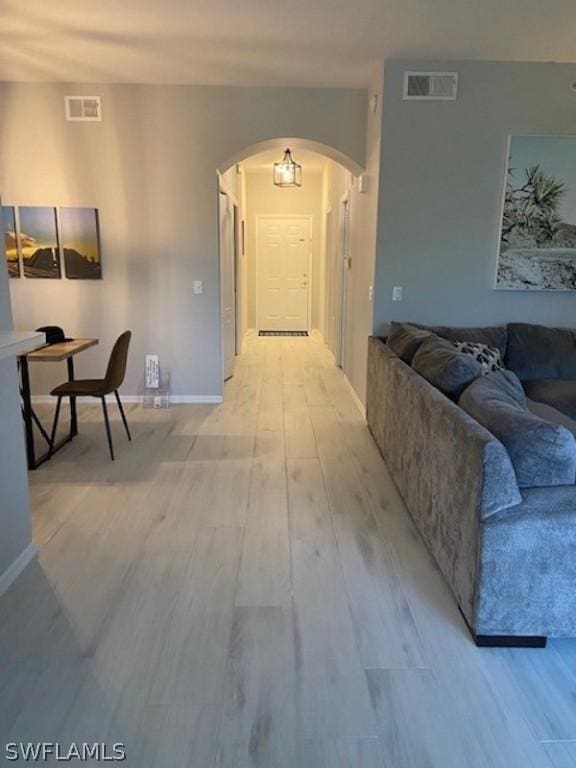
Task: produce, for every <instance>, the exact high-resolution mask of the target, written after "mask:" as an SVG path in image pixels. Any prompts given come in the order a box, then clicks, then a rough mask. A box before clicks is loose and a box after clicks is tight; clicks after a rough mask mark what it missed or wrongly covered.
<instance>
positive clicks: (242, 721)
mask: <svg viewBox="0 0 576 768" xmlns="http://www.w3.org/2000/svg"><path fill="white" fill-rule="evenodd" d="M111 410H112V409H111ZM46 418H48V414H46ZM129 419H130V421H131V426H132V431H133V435H134V441H133V443H132V444H129V443H127V442H126V441H125V438H124V435H123V433H122V430H121V424H120V422H119V419H118V418H116V417H115V420H114V423H113V428H114V434H115V444H116V452H117V461H116V462H114V463H111V462H110V461H109V460H108V455H107V448H106V443H105V437H104V431H103V426H102V423H101V414H100V412H99V409H98V408H97V407H89V406H82V407H81V420H80V430H81V432H80V435H79V437H78V439H77V440H76V441H75V442H74V443H73V444H71V445H70V446H68V447H67V448H66V449H65V450H63V451H62V452H60V453H59V454H58V455H57V456H56V457H54V459H53V460H52V461H50V462H49V463H47V464H46V465H44V466H43V467H42V468H41V469H39V470H38V471H37V472H35V473H32V474H31V475H30V482H31V497H32V506H33V522H34V535H35V540H36V542H37V544H38V547H39V550H40V556H39V559H38V560H37V561H36V562H33V563H32V564H31V565H30V566H29V567H28V568H27V570H26V571H25V572H24V573H23V574H22V576H21V577H20V579H18V581H17V582H16V583H15V584H14V585H13V587H12V588H11V589H10V590H9V591H8V592H7V593H6V594H5V595H4V596H3V597H2V598H1V599H0V761H1V760H2V758H3V753H2V750H3V742H8V741H21V740H22V741H41V740H47V741H59V742H61V743H62V744H64V745H67V744H69V743H70V742H84V741H87V742H107V743H108V744H110V745H111V744H113V743H114V742H123V743H125V744H126V748H127V761H126V764H127V765H129V766H134V768H136V767H137V768H244V767H248V766H257V767H258V768H463V767H464V766H466V768H468V767H471V768H516V767H518V768H525V766H527V767H528V768H567V767H568V766H576V704H575V701H576V641H571V640H563V641H561V642H560V641H557V642H555V641H553V642H551V643H550V646H549V648H548V649H546V650H544V651H542V650H509V649H505V650H501V651H499V650H490V649H484V650H480V649H477V648H476V647H475V646H474V645H473V644H472V642H471V640H470V637H469V635H468V633H467V631H466V628H465V626H464V624H463V622H462V619H461V618H460V614H459V612H458V609H457V607H456V605H455V603H454V600H453V598H452V596H451V595H450V593H449V591H448V589H447V587H446V586H445V584H444V582H443V580H442V577H441V576H440V574H439V572H438V570H437V569H436V567H435V565H434V563H433V561H432V560H431V558H430V556H429V555H428V553H427V551H426V549H425V547H424V546H423V544H422V542H421V541H420V538H419V537H418V534H417V532H416V531H415V529H414V526H413V524H412V522H411V520H410V517H409V516H408V514H407V512H406V510H405V509H404V506H403V504H402V501H401V499H400V498H399V496H398V494H397V492H396V490H395V488H394V485H393V483H392V482H391V480H390V477H389V475H388V473H387V470H386V467H385V465H384V463H383V461H382V459H381V457H380V455H379V453H378V451H377V449H376V447H375V445H374V442H373V441H372V438H371V437H370V434H369V432H368V430H367V428H366V426H365V423H364V421H363V418H362V416H361V415H360V413H359V411H358V409H357V407H356V405H355V404H354V401H353V399H352V397H351V394H350V390H349V387H348V384H347V383H346V381H345V379H344V377H343V375H342V373H341V371H339V370H338V369H337V368H335V367H334V364H333V361H332V359H331V357H330V355H329V354H328V353H327V351H326V350H325V348H324V347H323V346H322V344H321V343H320V342H319V340H318V339H317V338H315V337H311V338H308V339H307V338H258V337H249V338H248V339H247V341H246V345H245V353H244V355H243V356H242V357H241V358H239V360H238V363H237V367H236V373H235V376H234V377H233V379H231V380H230V381H229V382H228V383H227V386H226V396H225V402H224V403H223V404H222V405H219V406H205V405H198V406H176V407H172V408H170V409H167V410H161V411H154V410H144V409H142V408H141V407H137V406H133V407H131V408H130V410H129Z"/></svg>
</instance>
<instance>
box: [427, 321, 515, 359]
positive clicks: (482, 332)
mask: <svg viewBox="0 0 576 768" xmlns="http://www.w3.org/2000/svg"><path fill="white" fill-rule="evenodd" d="M413 326H414V327H415V328H420V329H421V330H426V331H430V332H431V333H435V334H436V336H441V337H442V338H443V339H448V341H472V342H475V343H477V344H487V345H488V346H489V347H496V348H497V349H498V350H499V351H500V354H501V355H502V358H504V356H505V354H506V347H507V345H508V330H507V328H506V326H505V325H494V326H486V327H485V328H469V327H466V328H458V327H457V326H448V325H430V326H427V325H419V324H418V323H413Z"/></svg>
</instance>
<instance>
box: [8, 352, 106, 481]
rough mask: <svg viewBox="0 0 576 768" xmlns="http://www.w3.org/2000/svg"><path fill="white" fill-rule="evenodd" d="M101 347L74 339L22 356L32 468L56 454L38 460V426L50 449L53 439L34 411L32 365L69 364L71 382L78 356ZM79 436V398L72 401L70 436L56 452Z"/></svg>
mask: <svg viewBox="0 0 576 768" xmlns="http://www.w3.org/2000/svg"><path fill="white" fill-rule="evenodd" d="M96 344H98V339H72V340H71V341H61V342H58V343H57V344H46V345H44V346H42V347H38V349H34V350H32V351H31V352H27V353H26V354H24V355H20V356H19V358H18V360H19V363H20V366H19V367H20V383H21V386H20V393H21V395H22V415H23V417H24V431H25V434H26V453H27V456H28V468H29V469H37V467H39V466H40V465H41V464H43V463H44V462H45V461H47V460H48V459H49V458H50V456H51V455H52V454H51V453H50V452H49V451H46V453H44V454H43V455H42V456H40V457H39V458H36V450H35V447H34V424H36V427H37V428H38V431H39V432H40V434H41V435H42V437H43V438H44V440H45V441H46V444H47V445H48V447H50V436H49V435H48V433H47V432H46V430H45V429H44V427H43V426H42V424H41V423H40V419H39V418H38V417H37V415H36V414H35V412H34V409H33V408H32V395H31V393H30V371H29V368H28V363H29V362H39V363H61V362H63V361H64V360H65V361H66V365H67V369H68V381H74V356H75V355H77V354H79V353H80V352H83V351H84V350H85V349H90V347H94V346H96ZM77 434H78V417H77V414H76V398H75V397H71V398H70V431H69V433H68V435H67V436H66V437H65V438H64V439H63V440H61V441H60V442H59V443H57V444H56V445H55V446H54V450H53V452H52V453H56V451H59V450H60V448H62V447H63V446H64V445H66V443H68V442H70V440H72V439H73V438H74V437H75V436H76V435H77Z"/></svg>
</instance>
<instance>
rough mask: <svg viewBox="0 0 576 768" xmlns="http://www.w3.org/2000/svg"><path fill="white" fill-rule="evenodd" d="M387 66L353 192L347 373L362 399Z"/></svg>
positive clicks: (375, 90) (375, 81)
mask: <svg viewBox="0 0 576 768" xmlns="http://www.w3.org/2000/svg"><path fill="white" fill-rule="evenodd" d="M383 78H384V71H383V67H382V66H379V67H377V68H376V69H375V71H374V75H373V78H372V82H371V85H370V89H369V95H374V96H376V97H377V100H376V111H375V112H372V111H371V109H370V108H369V105H368V104H366V107H365V108H366V110H367V133H366V173H365V175H366V177H367V184H368V188H367V191H366V192H360V191H359V185H358V181H357V180H356V182H355V183H354V184H353V186H352V189H351V193H350V205H351V217H352V221H351V242H350V254H351V257H352V269H351V270H350V280H349V293H348V307H349V311H348V326H347V328H346V334H347V339H346V344H345V350H346V355H345V359H344V365H343V368H344V372H345V373H346V375H347V376H348V379H349V380H350V383H351V384H352V387H353V388H354V391H355V392H356V394H357V395H358V398H359V399H360V401H361V402H362V403H363V404H364V403H365V402H366V373H367V366H368V337H369V336H370V335H371V334H372V332H373V322H374V304H373V301H370V299H369V289H370V286H373V284H374V265H375V255H376V232H377V225H378V217H379V207H378V200H379V178H380V167H381V159H380V154H381V135H382V102H383V99H382V93H383V87H384V85H383Z"/></svg>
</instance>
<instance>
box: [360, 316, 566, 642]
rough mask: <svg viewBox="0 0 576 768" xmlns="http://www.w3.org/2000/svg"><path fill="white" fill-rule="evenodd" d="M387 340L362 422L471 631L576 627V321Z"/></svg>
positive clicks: (491, 636)
mask: <svg viewBox="0 0 576 768" xmlns="http://www.w3.org/2000/svg"><path fill="white" fill-rule="evenodd" d="M387 342H388V343H386V340H384V339H380V338H376V337H373V338H371V339H370V342H369V356H368V391H367V405H366V412H367V421H368V426H369V428H370V430H371V432H372V434H373V436H374V438H375V440H376V442H377V444H378V446H379V448H380V450H381V452H382V455H383V456H384V459H385V460H386V462H387V465H388V467H389V469H390V472H391V474H392V477H393V479H394V481H395V483H396V485H397V487H398V490H399V491H400V494H401V495H402V497H403V499H404V501H405V503H406V506H407V508H408V510H409V512H410V514H411V515H412V517H413V519H414V521H415V523H416V525H417V527H418V529H419V531H420V534H421V535H422V537H423V539H424V541H425V543H426V545H427V546H428V548H429V549H430V551H431V552H432V554H433V556H434V558H435V560H436V562H437V564H438V566H439V567H440V570H441V571H442V573H443V575H444V577H445V578H446V581H447V582H448V584H449V586H450V588H451V589H452V592H453V593H454V596H455V598H456V600H457V602H458V605H459V607H460V609H461V611H462V614H463V615H464V617H465V619H466V621H467V623H468V625H469V627H470V629H471V631H472V633H473V636H474V638H475V640H476V642H477V643H478V644H479V645H518V646H544V645H545V643H546V638H547V637H549V636H551V637H552V636H553V637H560V636H568V637H576V484H575V483H576V439H575V437H574V435H575V434H576V332H573V331H569V330H563V329H550V328H546V327H543V326H534V325H529V324H523V323H512V324H509V325H508V326H506V327H494V328H446V327H435V328H423V327H421V326H416V325H410V324H393V325H392V328H391V333H390V336H389V337H388V340H387ZM456 342H478V343H480V344H486V345H488V347H489V348H491V350H494V349H497V350H498V351H499V353H500V357H501V359H502V364H503V366H504V367H505V370H500V368H499V365H498V366H493V365H492V362H493V361H491V364H490V366H488V369H487V367H486V366H485V361H484V360H482V359H481V360H480V362H478V360H477V359H474V357H472V356H471V355H470V354H469V353H467V352H462V351H461V349H457V348H456V346H455V343H456ZM459 346H460V347H462V344H460V345H459Z"/></svg>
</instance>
